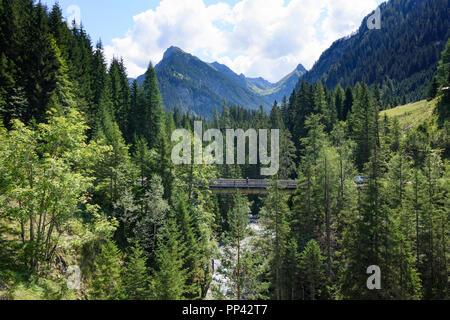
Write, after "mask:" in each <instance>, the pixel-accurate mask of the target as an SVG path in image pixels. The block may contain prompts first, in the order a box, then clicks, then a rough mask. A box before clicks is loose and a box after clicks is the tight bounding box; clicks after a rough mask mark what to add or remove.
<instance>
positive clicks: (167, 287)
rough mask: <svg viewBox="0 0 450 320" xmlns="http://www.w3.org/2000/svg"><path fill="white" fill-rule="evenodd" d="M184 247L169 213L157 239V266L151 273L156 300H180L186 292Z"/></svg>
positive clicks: (173, 218) (174, 221)
mask: <svg viewBox="0 0 450 320" xmlns="http://www.w3.org/2000/svg"><path fill="white" fill-rule="evenodd" d="M185 250H186V247H185V246H184V245H183V241H182V236H181V234H180V232H179V231H178V228H177V226H176V218H175V216H174V215H173V214H172V213H171V214H170V215H169V218H168V220H167V222H166V224H165V227H164V236H163V237H161V239H159V241H158V251H157V254H156V265H157V268H156V270H155V272H154V274H153V279H152V282H151V290H152V295H153V298H154V299H156V300H181V299H183V298H184V297H185V295H186V293H187V291H188V290H187V287H186V280H187V274H186V270H185V269H184V268H183V263H184V261H183V257H184V254H185Z"/></svg>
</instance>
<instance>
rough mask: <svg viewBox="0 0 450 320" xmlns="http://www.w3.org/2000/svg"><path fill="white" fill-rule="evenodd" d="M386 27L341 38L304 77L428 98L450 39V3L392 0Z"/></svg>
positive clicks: (384, 13) (384, 8)
mask: <svg viewBox="0 0 450 320" xmlns="http://www.w3.org/2000/svg"><path fill="white" fill-rule="evenodd" d="M380 9H381V29H380V30H376V29H374V30H369V29H368V28H367V19H368V18H369V17H370V16H371V14H370V15H368V16H367V17H366V18H364V20H363V21H362V24H361V27H360V28H359V30H358V32H357V33H355V34H353V35H351V36H349V37H346V38H342V39H340V40H337V41H336V42H334V43H333V44H332V46H331V47H330V48H329V49H327V50H326V51H325V52H324V53H323V54H322V55H321V57H320V59H319V60H318V61H317V62H316V63H315V65H314V66H313V68H312V69H311V70H310V71H308V72H307V73H306V74H305V75H304V76H303V77H302V79H303V80H306V81H308V82H316V81H318V80H321V81H322V82H323V83H324V84H326V85H327V87H329V88H334V87H335V86H336V85H337V84H338V83H341V84H342V85H347V84H350V85H354V84H355V83H356V82H358V81H362V80H365V81H366V82H367V83H368V84H372V83H374V82H377V83H380V84H382V85H383V86H384V92H385V93H386V95H393V96H394V97H396V98H398V99H399V100H400V99H405V100H406V101H417V100H420V99H423V98H424V97H425V95H426V91H427V87H428V84H429V83H430V81H431V79H432V78H433V75H434V73H435V70H436V66H437V63H438V61H439V59H440V55H441V52H442V50H443V49H444V47H445V43H446V40H447V39H448V38H449V36H450V22H449V21H450V19H449V16H450V1H449V0H433V1H425V0H391V1H389V2H388V3H383V4H382V5H381V6H380Z"/></svg>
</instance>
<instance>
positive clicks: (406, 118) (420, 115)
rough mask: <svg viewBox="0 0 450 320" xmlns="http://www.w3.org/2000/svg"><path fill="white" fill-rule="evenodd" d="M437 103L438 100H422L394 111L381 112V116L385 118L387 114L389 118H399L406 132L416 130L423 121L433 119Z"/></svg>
mask: <svg viewBox="0 0 450 320" xmlns="http://www.w3.org/2000/svg"><path fill="white" fill-rule="evenodd" d="M436 102H437V101H436V100H432V101H426V100H421V101H418V102H414V103H410V104H407V105H404V106H398V107H396V108H393V109H389V110H385V111H381V112H380V116H381V118H383V117H384V115H385V114H387V116H388V117H389V118H397V119H398V121H399V122H400V126H401V127H402V128H403V129H404V130H407V129H410V128H414V127H416V126H417V125H418V124H420V123H421V122H422V121H424V120H426V119H429V118H431V116H432V115H433V110H434V108H435V106H436Z"/></svg>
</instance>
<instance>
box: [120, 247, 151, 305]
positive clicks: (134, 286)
mask: <svg viewBox="0 0 450 320" xmlns="http://www.w3.org/2000/svg"><path fill="white" fill-rule="evenodd" d="M122 279H123V280H122V282H123V289H124V293H125V296H126V298H127V299H129V300H146V299H148V298H149V297H150V293H149V287H148V286H149V276H148V271H147V259H146V258H145V255H144V251H143V250H142V249H141V248H140V246H139V243H137V242H136V243H135V244H134V246H133V247H132V248H131V252H130V254H129V256H128V260H127V261H126V263H125V274H124V276H123V278H122Z"/></svg>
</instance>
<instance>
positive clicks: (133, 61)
mask: <svg viewBox="0 0 450 320" xmlns="http://www.w3.org/2000/svg"><path fill="white" fill-rule="evenodd" d="M41 2H43V3H45V4H47V6H48V7H49V8H51V7H52V6H53V4H54V3H55V2H59V5H60V7H61V8H62V10H63V15H64V17H65V18H66V19H68V20H69V21H72V20H73V19H75V20H76V21H77V22H79V21H81V23H82V24H83V27H84V28H85V29H86V30H87V32H88V34H89V35H90V36H91V39H92V41H93V43H94V44H95V43H96V42H97V41H98V40H99V39H101V40H102V43H103V46H104V48H105V55H106V57H107V59H108V61H110V60H111V59H112V58H113V57H114V56H116V57H122V58H123V59H124V61H125V66H126V68H127V71H128V75H129V76H130V77H137V76H139V75H141V74H143V73H144V72H145V70H146V69H147V66H148V64H149V62H150V61H151V62H152V63H153V64H154V65H155V64H157V63H158V62H159V61H160V60H161V59H162V57H163V54H164V51H165V50H166V49H167V48H168V47H170V46H177V47H180V48H181V49H183V50H184V51H186V52H188V53H191V54H193V55H195V56H197V57H199V58H200V59H202V60H203V61H206V62H214V61H218V62H220V63H223V64H226V65H227V66H228V67H230V68H231V69H232V70H233V71H235V72H236V73H238V74H240V73H243V74H245V75H246V76H247V77H263V78H265V79H267V80H269V81H271V82H276V81H278V80H280V79H281V78H282V77H284V76H285V75H287V74H288V73H290V72H291V71H292V70H294V69H295V68H296V67H297V65H298V64H299V63H301V64H303V66H305V68H307V69H310V68H311V67H312V66H313V64H314V62H315V61H317V60H318V59H319V57H320V54H321V53H322V52H323V51H324V50H325V49H327V48H328V47H329V46H330V45H331V44H332V43H333V41H335V40H337V39H339V38H341V37H343V36H346V35H349V34H350V33H352V32H353V31H355V30H357V29H358V28H359V26H360V24H361V21H362V19H363V18H364V17H365V16H366V15H368V14H370V13H371V12H372V11H373V10H374V9H375V8H376V7H377V5H379V4H381V3H382V2H383V0H266V1H261V0H128V1H123V0H59V1H56V0H43V1H41Z"/></svg>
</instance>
